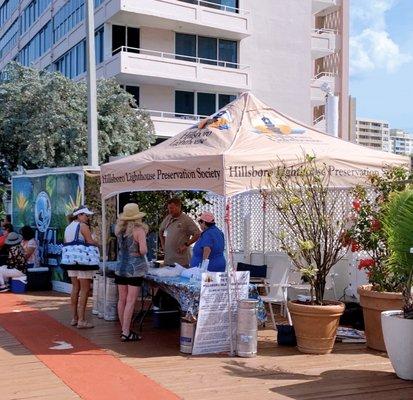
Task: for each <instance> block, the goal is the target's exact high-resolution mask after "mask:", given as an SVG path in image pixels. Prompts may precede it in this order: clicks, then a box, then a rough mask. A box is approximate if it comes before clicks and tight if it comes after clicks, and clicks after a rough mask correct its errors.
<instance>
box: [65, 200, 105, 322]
mask: <svg viewBox="0 0 413 400" xmlns="http://www.w3.org/2000/svg"><path fill="white" fill-rule="evenodd" d="M93 214H94V213H93V212H92V211H90V210H89V209H88V208H87V207H86V206H80V207H78V208H76V209H75V210H74V211H73V213H72V214H71V215H70V216H69V221H71V222H70V224H69V225H68V226H67V227H66V229H65V240H64V241H65V243H70V242H73V241H74V240H75V236H76V232H77V231H78V230H79V240H82V241H84V242H85V243H86V244H91V245H94V246H98V243H97V242H96V241H95V240H94V239H93V238H92V233H91V231H90V228H89V225H88V221H89V217H90V216H91V215H93ZM61 266H62V268H63V269H65V270H67V274H68V275H69V277H70V279H71V281H72V292H71V294H70V303H71V307H72V321H71V322H70V325H72V326H76V327H77V328H79V329H88V328H93V324H92V323H90V322H89V321H87V320H86V304H87V299H88V297H89V291H90V284H91V282H92V279H93V275H94V273H95V271H96V270H98V269H99V265H95V266H91V265H80V264H74V265H61Z"/></svg>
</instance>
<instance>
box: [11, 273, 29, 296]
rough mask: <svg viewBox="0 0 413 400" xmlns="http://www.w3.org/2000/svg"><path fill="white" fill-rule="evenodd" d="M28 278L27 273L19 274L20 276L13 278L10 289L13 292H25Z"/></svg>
mask: <svg viewBox="0 0 413 400" xmlns="http://www.w3.org/2000/svg"><path fill="white" fill-rule="evenodd" d="M26 285H27V279H26V275H24V276H19V277H18V278H12V280H11V283H10V290H11V291H12V293H25V292H26Z"/></svg>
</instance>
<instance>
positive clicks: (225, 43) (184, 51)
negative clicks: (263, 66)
mask: <svg viewBox="0 0 413 400" xmlns="http://www.w3.org/2000/svg"><path fill="white" fill-rule="evenodd" d="M175 52H176V54H177V56H176V59H177V60H184V61H196V60H195V57H198V58H201V60H200V62H201V63H204V64H212V65H220V66H223V67H230V68H237V63H238V43H237V42H236V41H233V40H225V39H219V38H213V37H207V36H196V35H188V34H184V33H176V34H175ZM185 56H186V57H185ZM217 61H224V62H222V63H220V62H217Z"/></svg>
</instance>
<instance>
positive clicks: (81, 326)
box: [77, 321, 95, 329]
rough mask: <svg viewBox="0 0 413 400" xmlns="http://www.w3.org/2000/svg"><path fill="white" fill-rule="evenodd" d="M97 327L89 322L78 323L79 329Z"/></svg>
mask: <svg viewBox="0 0 413 400" xmlns="http://www.w3.org/2000/svg"><path fill="white" fill-rule="evenodd" d="M94 327H95V326H94V325H93V324H92V323H90V322H88V321H82V322H80V321H79V322H78V323H77V329H90V328H94Z"/></svg>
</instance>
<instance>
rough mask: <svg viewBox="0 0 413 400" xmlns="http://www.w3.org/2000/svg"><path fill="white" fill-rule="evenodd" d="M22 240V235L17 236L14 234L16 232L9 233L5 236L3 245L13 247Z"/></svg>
mask: <svg viewBox="0 0 413 400" xmlns="http://www.w3.org/2000/svg"><path fill="white" fill-rule="evenodd" d="M22 240H23V236H22V235H19V234H18V233H16V232H10V233H9V234H8V235H7V238H6V240H5V242H4V244H8V245H9V246H14V245H16V244H19V243H21V241H22Z"/></svg>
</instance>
